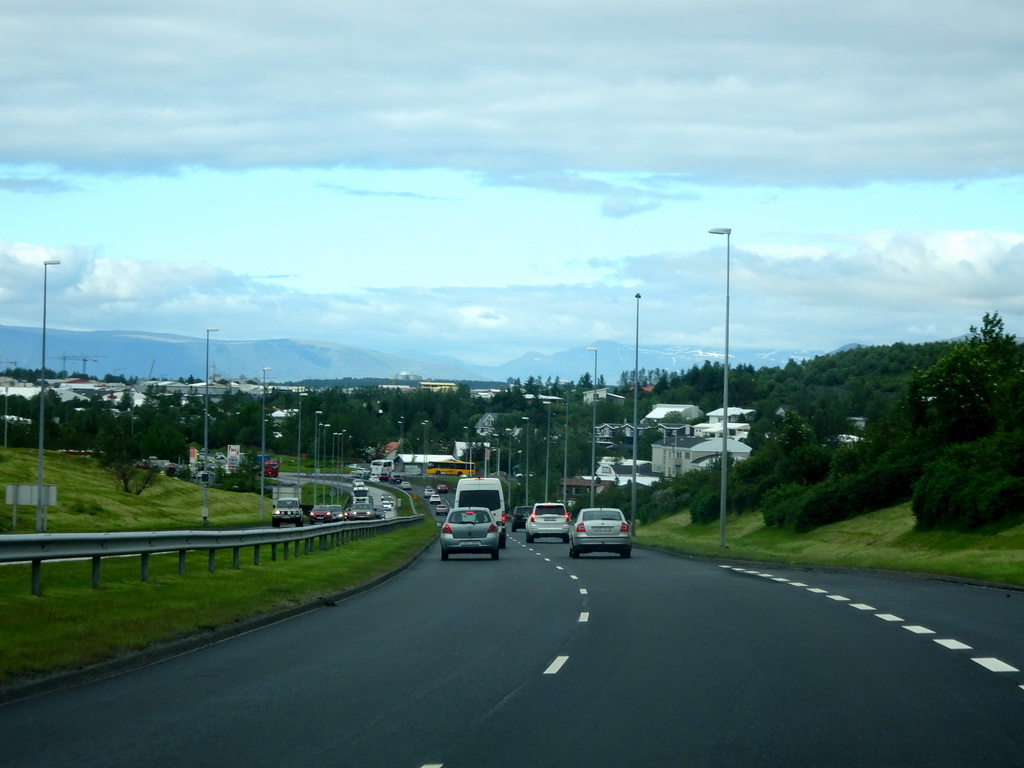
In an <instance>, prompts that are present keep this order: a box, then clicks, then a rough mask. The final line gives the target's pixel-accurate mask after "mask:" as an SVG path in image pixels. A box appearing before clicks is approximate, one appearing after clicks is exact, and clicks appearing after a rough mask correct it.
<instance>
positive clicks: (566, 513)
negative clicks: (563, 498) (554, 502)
mask: <svg viewBox="0 0 1024 768" xmlns="http://www.w3.org/2000/svg"><path fill="white" fill-rule="evenodd" d="M564 514H565V522H567V523H571V522H572V518H571V517H569V513H568V512H565V513H564Z"/></svg>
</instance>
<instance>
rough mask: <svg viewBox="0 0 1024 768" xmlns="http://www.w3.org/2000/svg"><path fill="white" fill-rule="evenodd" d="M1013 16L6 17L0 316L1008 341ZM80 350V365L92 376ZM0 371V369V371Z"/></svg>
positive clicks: (273, 10) (580, 12) (802, 12)
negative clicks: (976, 336) (990, 323)
mask: <svg viewBox="0 0 1024 768" xmlns="http://www.w3.org/2000/svg"><path fill="white" fill-rule="evenodd" d="M1022 40H1024V10H1022V6H1021V4H1020V2H1019V0H938V2H936V3H931V4H922V3H921V2H915V1H911V0H859V1H858V2H856V3H827V2H822V1H821V0H814V1H812V0H776V1H775V2H771V3H768V2H764V0H713V1H712V0H630V1H629V2H626V0H587V2H582V0H543V1H542V2H539V1H537V0H490V1H489V2H486V3H481V2H471V1H470V0H434V1H433V2H426V0H377V2H373V3H367V2H359V3H356V2H352V1H351V0H288V2H283V1H279V2H269V1H268V0H244V2H243V1H242V0H217V2H209V0H162V2H155V1H153V0H96V1H95V2H88V3H84V2H81V0H4V2H3V4H2V5H0V50H2V51H3V56H2V57H0V270H2V274H3V279H2V280H0V324H2V325H21V326H38V325H40V322H41V315H42V283H43V266H42V264H43V261H44V260H47V259H59V260H60V262H61V264H60V265H59V266H53V267H50V268H49V278H48V293H47V295H48V313H47V325H48V327H55V328H63V329H70V330H145V331H162V332H168V333H178V334H183V335H187V336H196V337H200V336H203V335H204V333H205V329H206V328H209V327H216V328H219V329H220V333H219V338H220V339H223V340H229V339H267V338H289V337H291V338H303V339H323V340H328V341H336V342H340V343H345V344H351V345H354V346H359V347H366V348H369V349H374V350H380V351H388V352H408V351H416V350H429V351H430V352H434V353H440V354H450V355H453V356H456V357H459V358H461V359H463V360H466V361H468V362H472V363H476V364H497V363H502V362H505V361H507V360H510V359H512V358H514V357H517V356H518V355H520V354H522V353H525V352H529V351H537V352H545V353H546V352H554V351H558V350H563V349H569V348H574V347H585V346H587V345H588V344H590V343H592V342H593V341H595V340H598V339H610V340H614V341H619V342H622V343H628V344H632V342H633V338H634V333H635V328H636V325H635V323H636V316H637V304H638V302H637V301H636V300H635V298H634V297H635V295H636V294H637V293H640V294H641V296H642V298H641V300H640V302H639V316H640V324H639V333H640V338H641V343H642V344H649V345H662V344H678V345H695V346H700V347H703V348H706V349H716V348H721V346H722V343H723V335H724V331H723V329H724V320H725V293H726V238H725V237H721V236H715V235H712V234H709V233H708V229H710V228H713V227H731V228H732V229H733V233H732V236H731V239H730V244H731V249H730V254H731V257H730V260H729V263H730V265H731V268H730V270H729V275H730V294H731V322H730V341H731V344H732V345H733V347H734V349H744V348H750V349H755V348H756V349H765V348H784V349H799V350H809V351H829V350H831V349H834V348H836V347H838V346H841V345H843V344H846V343H850V342H860V343H864V344H889V343H893V342H896V341H906V342H912V343H913V342H921V341H930V340H935V339H943V338H949V337H952V336H956V335H959V334H962V333H965V332H966V331H967V329H968V327H969V326H970V325H972V324H973V325H980V322H981V318H982V316H983V314H984V313H986V312H999V313H1000V314H1001V315H1002V317H1003V318H1004V320H1005V321H1006V327H1007V330H1008V331H1010V332H1012V333H1016V334H1019V335H1024V322H1022V321H1024V221H1022V215H1024V53H1022V51H1024V48H1022V43H1021V41H1022ZM84 352H85V353H88V350H84ZM0 356H2V350H0Z"/></svg>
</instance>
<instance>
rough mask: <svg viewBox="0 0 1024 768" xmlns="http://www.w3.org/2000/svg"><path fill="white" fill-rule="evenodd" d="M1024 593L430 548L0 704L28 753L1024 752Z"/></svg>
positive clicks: (37, 758) (93, 758)
mask: <svg viewBox="0 0 1024 768" xmlns="http://www.w3.org/2000/svg"><path fill="white" fill-rule="evenodd" d="M1020 670H1024V592H1015V591H1010V590H1006V589H1000V588H991V587H980V586H969V585H963V584H955V583H948V582H940V581H935V580H930V579H923V578H912V577H899V576H895V577H894V576H885V575H876V574H870V573H864V572H855V573H844V572H838V571H830V570H807V569H801V568H795V567H771V568H767V567H750V566H744V565H742V564H736V563H727V562H713V561H707V560H696V559H689V558H683V557H675V556H670V555H666V554H662V553H659V552H653V551H648V550H640V549H637V550H634V553H633V557H632V558H631V559H620V558H618V557H617V556H614V555H600V554H599V555H592V556H586V557H584V558H582V559H579V560H571V559H570V558H569V556H568V546H567V545H565V544H562V543H560V542H555V541H553V540H541V541H539V542H537V543H535V544H532V545H526V544H525V543H524V540H523V534H522V532H521V531H520V532H517V533H516V534H515V535H510V537H509V543H508V548H507V549H505V550H502V553H501V559H500V560H498V561H491V560H490V559H489V558H487V557H486V556H483V557H481V556H473V557H463V558H453V559H452V560H450V561H448V562H441V561H440V557H439V552H438V548H437V546H436V544H435V545H434V546H433V547H432V548H431V549H429V550H428V551H427V552H426V554H425V555H424V556H423V557H422V558H421V559H420V560H419V561H417V562H416V563H415V564H414V565H413V566H412V567H411V568H409V569H408V570H406V571H404V572H403V573H401V575H399V576H398V577H396V578H394V579H392V580H390V581H388V582H387V583H385V584H383V585H382V586H379V587H377V588H376V589H373V590H371V591H369V592H365V593H362V594H359V595H357V596H355V597H352V598H350V599H348V600H344V601H341V602H340V603H338V605H337V606H333V607H325V608H324V609H322V610H319V611H315V612H313V613H307V614H305V615H302V616H299V617H297V618H293V619H289V620H287V621H282V622H280V623H277V624H274V625H272V626H269V627H266V628H263V629H260V630H258V631H254V632H250V633H248V634H244V635H241V636H238V637H235V638H233V639H231V640H227V641H224V642H221V643H218V644H216V645H213V646H209V647H206V648H203V649H201V650H198V651H195V652H192V653H189V654H186V655H183V656H179V657H176V658H173V659H169V660H166V661H162V662H160V663H157V664H154V665H152V666H149V667H147V668H145V669H141V670H136V671H134V672H130V673H127V674H124V675H121V676H119V677H115V678H111V679H108V680H104V681H100V682H97V683H92V684H89V685H84V686H81V687H78V688H73V689H70V690H64V691H59V692H55V693H50V694H46V695H43V696H38V697H35V698H32V699H26V700H22V701H18V702H14V703H11V704H7V705H5V706H2V707H0V744H2V746H0V749H2V755H3V757H2V764H3V765H4V766H5V767H6V768H21V767H22V766H25V767H28V766H32V767H35V766H39V767H42V766H45V767H46V768H58V767H59V766H74V767H75V768H86V767H88V766H104V768H119V767H120V766H132V767H133V768H135V767H137V766H139V765H183V766H189V767H190V768H199V767H204V766H209V767H210V768H213V767H214V766H216V767H217V768H223V767H224V766H247V767H250V768H260V767H262V766H267V767H268V768H269V767H271V766H272V767H273V768H283V767H285V766H303V767H309V768H313V767H316V766H354V767H359V768H373V767H374V766H387V767H388V768H422V767H423V766H444V767H445V768H470V767H473V768H476V767H481V766H496V767H499V766H500V767H504V766H508V767H509V768H512V767H513V766H515V768H522V766H531V767H532V768H541V767H544V766H558V768H573V767H575V766H594V767H603V766H644V767H653V766H686V767H691V766H786V767H787V768H793V767H794V766H838V767H843V766H929V767H930V768H933V767H935V766H951V767H952V766H956V768H962V767H963V766H974V765H984V766H986V767H989V768H991V767H992V766H1007V767H1009V766H1021V765H1024V727H1022V726H1024V688H1022V686H1024V672H1021V671H1020Z"/></svg>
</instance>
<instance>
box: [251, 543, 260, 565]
mask: <svg viewBox="0 0 1024 768" xmlns="http://www.w3.org/2000/svg"><path fill="white" fill-rule="evenodd" d="M252 564H253V565H259V564H260V545H259V544H257V545H255V546H254V547H253V548H252Z"/></svg>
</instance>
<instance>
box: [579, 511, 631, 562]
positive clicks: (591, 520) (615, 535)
mask: <svg viewBox="0 0 1024 768" xmlns="http://www.w3.org/2000/svg"><path fill="white" fill-rule="evenodd" d="M584 552H618V553H619V556H620V557H629V556H630V555H631V554H632V552H633V539H632V535H631V533H630V530H629V523H628V522H626V516H625V515H624V514H622V510H621V509H616V508H615V507H588V508H587V509H581V510H580V512H579V514H578V515H576V521H575V522H574V523H573V526H572V531H571V532H570V533H569V557H579V556H580V555H582V554H583V553H584Z"/></svg>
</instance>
